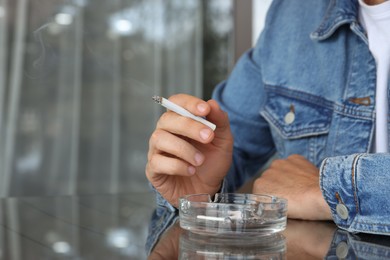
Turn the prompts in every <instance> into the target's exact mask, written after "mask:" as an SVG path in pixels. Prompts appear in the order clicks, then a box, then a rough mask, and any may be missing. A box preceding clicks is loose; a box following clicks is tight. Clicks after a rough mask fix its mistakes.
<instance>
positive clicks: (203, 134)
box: [200, 129, 211, 140]
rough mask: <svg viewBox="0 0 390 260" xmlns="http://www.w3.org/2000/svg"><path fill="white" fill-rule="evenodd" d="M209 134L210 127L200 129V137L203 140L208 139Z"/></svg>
mask: <svg viewBox="0 0 390 260" xmlns="http://www.w3.org/2000/svg"><path fill="white" fill-rule="evenodd" d="M210 135H211V130H210V129H202V130H200V137H201V138H202V139H203V140H207V139H209V137H210Z"/></svg>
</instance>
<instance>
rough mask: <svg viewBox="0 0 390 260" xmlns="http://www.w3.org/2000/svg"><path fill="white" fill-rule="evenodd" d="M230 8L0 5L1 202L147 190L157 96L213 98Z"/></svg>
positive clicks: (224, 58)
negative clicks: (21, 197)
mask: <svg viewBox="0 0 390 260" xmlns="http://www.w3.org/2000/svg"><path fill="white" fill-rule="evenodd" d="M232 9H233V3H232V0H223V1H221V0H219V1H218V0H212V1H210V0H203V1H201V0H185V1H183V0H169V1H161V0H111V1H107V0H0V104H1V107H0V165H2V167H1V168H0V196H8V195H13V196H18V195H53V194H75V193H79V194H80V193H102V192H126V191H129V190H131V191H144V190H147V189H148V186H147V181H146V178H145V176H144V168H145V164H146V153H147V149H148V139H149V136H150V134H151V133H152V131H153V129H154V126H155V123H156V120H157V118H158V117H159V115H160V114H161V113H162V112H163V109H162V108H161V107H160V106H158V105H155V104H154V103H153V101H152V100H151V97H152V96H153V95H156V94H157V95H162V96H166V97H168V96H170V95H172V94H175V93H179V92H183V93H188V94H192V95H196V96H199V97H204V98H209V95H210V89H212V88H213V87H214V85H215V84H216V83H217V82H219V81H221V80H222V79H224V78H225V77H226V75H227V73H228V70H229V68H230V67H231V65H232V63H233V59H232V57H233V53H232V52H231V50H232V42H233V41H232V36H233V15H232Z"/></svg>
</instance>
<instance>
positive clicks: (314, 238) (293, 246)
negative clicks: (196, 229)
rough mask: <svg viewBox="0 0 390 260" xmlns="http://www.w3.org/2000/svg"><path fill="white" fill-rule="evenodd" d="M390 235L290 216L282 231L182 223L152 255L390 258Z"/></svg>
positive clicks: (157, 257) (198, 257)
mask: <svg viewBox="0 0 390 260" xmlns="http://www.w3.org/2000/svg"><path fill="white" fill-rule="evenodd" d="M389 258H390V237H387V236H379V235H370V234H351V233H348V232H346V231H343V230H340V229H338V228H337V227H336V226H335V225H334V223H332V222H325V221H299V220H288V222H287V228H286V230H284V231H283V232H281V233H279V234H273V235H269V236H259V237H253V236H251V237H242V236H239V237H237V238H232V237H229V238H226V237H210V236H203V235H200V234H195V233H191V232H189V231H187V230H183V229H181V228H180V226H179V223H176V224H175V225H173V226H172V227H171V228H170V229H169V230H167V231H166V232H165V233H164V234H163V236H162V238H161V239H160V241H159V242H158V243H157V245H156V246H155V247H154V250H153V251H152V253H151V255H150V256H149V259H181V260H184V259H262V260H265V259H267V260H271V259H272V260H276V259H389Z"/></svg>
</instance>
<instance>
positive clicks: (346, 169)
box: [320, 154, 363, 231]
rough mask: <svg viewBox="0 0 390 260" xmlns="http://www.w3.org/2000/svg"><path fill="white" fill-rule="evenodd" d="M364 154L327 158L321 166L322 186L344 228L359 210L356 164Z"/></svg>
mask: <svg viewBox="0 0 390 260" xmlns="http://www.w3.org/2000/svg"><path fill="white" fill-rule="evenodd" d="M362 155H363V154H354V155H350V156H338V157H330V158H327V159H325V160H324V161H323V162H322V164H321V167H320V188H321V191H322V194H323V197H324V199H325V200H326V202H327V203H328V205H329V207H330V209H331V212H332V217H333V220H334V222H335V223H336V224H337V225H338V226H339V227H340V228H343V229H346V230H349V231H352V230H350V227H351V225H352V223H353V221H354V219H355V217H356V216H357V214H358V212H359V202H358V197H357V190H356V165H357V162H358V161H359V158H360V157H361V156H362Z"/></svg>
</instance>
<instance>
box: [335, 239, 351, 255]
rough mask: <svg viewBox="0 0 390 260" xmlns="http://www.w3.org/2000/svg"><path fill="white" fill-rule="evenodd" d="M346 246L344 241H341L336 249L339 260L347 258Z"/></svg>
mask: <svg viewBox="0 0 390 260" xmlns="http://www.w3.org/2000/svg"><path fill="white" fill-rule="evenodd" d="M348 250H349V248H348V244H347V243H346V242H345V241H341V242H340V243H339V244H338V245H337V247H336V256H337V257H338V258H339V259H345V258H347V256H348Z"/></svg>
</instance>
